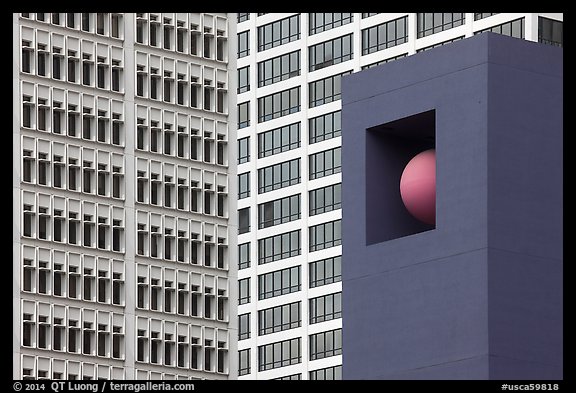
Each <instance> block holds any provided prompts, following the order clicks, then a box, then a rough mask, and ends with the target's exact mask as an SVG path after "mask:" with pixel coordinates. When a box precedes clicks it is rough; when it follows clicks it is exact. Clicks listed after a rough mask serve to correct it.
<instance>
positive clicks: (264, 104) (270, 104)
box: [258, 86, 300, 123]
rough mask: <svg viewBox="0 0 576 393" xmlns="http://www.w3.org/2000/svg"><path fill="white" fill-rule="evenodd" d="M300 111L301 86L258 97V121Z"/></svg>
mask: <svg viewBox="0 0 576 393" xmlns="http://www.w3.org/2000/svg"><path fill="white" fill-rule="evenodd" d="M296 112H300V86H296V87H293V88H291V89H287V90H283V91H280V92H278V93H273V94H270V95H267V96H264V97H261V98H258V123H262V122H265V121H268V120H272V119H277V118H279V117H282V116H287V115H289V114H292V113H296Z"/></svg>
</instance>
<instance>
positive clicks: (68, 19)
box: [66, 12, 76, 29]
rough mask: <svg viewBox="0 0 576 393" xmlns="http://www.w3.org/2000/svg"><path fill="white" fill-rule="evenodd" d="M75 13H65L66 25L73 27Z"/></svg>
mask: <svg viewBox="0 0 576 393" xmlns="http://www.w3.org/2000/svg"><path fill="white" fill-rule="evenodd" d="M74 19H75V14H74V13H73V12H67V13H66V26H67V27H69V28H71V29H73V28H74V27H75V25H76V21H75V20H74Z"/></svg>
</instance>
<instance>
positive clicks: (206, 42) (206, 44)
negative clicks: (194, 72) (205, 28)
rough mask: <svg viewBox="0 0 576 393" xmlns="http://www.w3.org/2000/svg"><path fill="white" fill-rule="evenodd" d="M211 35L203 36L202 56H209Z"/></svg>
mask: <svg viewBox="0 0 576 393" xmlns="http://www.w3.org/2000/svg"><path fill="white" fill-rule="evenodd" d="M211 44H212V37H211V36H209V35H205V36H204V57H206V58H207V59H208V58H210V54H211V46H212V45H211Z"/></svg>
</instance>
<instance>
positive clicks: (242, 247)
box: [238, 242, 250, 270]
mask: <svg viewBox="0 0 576 393" xmlns="http://www.w3.org/2000/svg"><path fill="white" fill-rule="evenodd" d="M249 267H250V242H248V243H242V244H239V245H238V270H241V269H246V268H249Z"/></svg>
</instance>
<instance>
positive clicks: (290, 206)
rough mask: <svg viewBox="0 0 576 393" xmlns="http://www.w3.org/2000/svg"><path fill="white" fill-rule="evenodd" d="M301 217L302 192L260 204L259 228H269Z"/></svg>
mask: <svg viewBox="0 0 576 393" xmlns="http://www.w3.org/2000/svg"><path fill="white" fill-rule="evenodd" d="M299 218H300V194H296V195H292V196H288V197H284V198H280V199H276V200H273V201H270V202H265V203H261V204H259V205H258V229H262V228H268V227H271V226H274V225H278V224H283V223H285V222H290V221H294V220H298V219H299Z"/></svg>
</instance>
